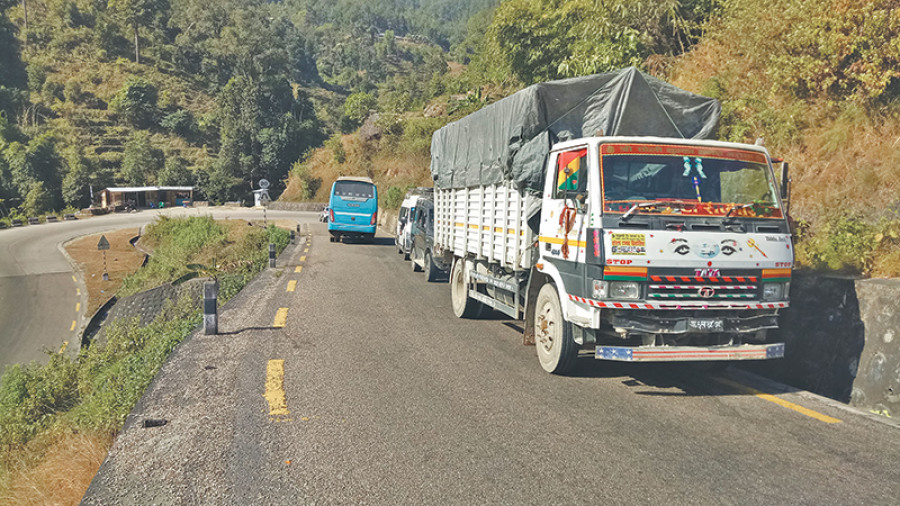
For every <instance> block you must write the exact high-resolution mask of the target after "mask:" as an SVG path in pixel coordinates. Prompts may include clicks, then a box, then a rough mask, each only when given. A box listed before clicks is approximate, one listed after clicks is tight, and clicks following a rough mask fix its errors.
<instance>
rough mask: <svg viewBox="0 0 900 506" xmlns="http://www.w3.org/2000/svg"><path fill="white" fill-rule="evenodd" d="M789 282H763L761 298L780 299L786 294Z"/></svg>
mask: <svg viewBox="0 0 900 506" xmlns="http://www.w3.org/2000/svg"><path fill="white" fill-rule="evenodd" d="M790 286H791V284H790V283H763V296H762V298H763V300H781V299H784V298H785V297H786V296H787V293H788V290H789V287H790Z"/></svg>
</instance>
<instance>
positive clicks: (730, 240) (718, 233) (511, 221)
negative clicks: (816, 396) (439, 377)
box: [435, 137, 793, 372]
mask: <svg viewBox="0 0 900 506" xmlns="http://www.w3.org/2000/svg"><path fill="white" fill-rule="evenodd" d="M435 200H436V216H437V220H436V229H435V236H436V238H435V243H436V246H435V248H436V250H441V251H443V252H444V254H445V255H448V256H452V257H453V258H452V261H453V264H454V265H453V268H452V269H451V276H450V277H451V279H450V282H451V291H452V292H453V293H452V298H453V303H454V310H455V311H456V313H457V315H458V316H471V315H473V314H476V313H477V312H479V311H478V310H479V309H480V306H486V307H491V308H493V309H496V310H499V311H501V312H504V313H507V314H509V315H511V316H513V317H517V318H518V317H522V316H524V318H525V320H526V325H525V327H526V332H525V334H526V339H533V340H534V342H535V344H536V345H537V350H538V358H539V359H540V361H541V365H542V366H543V367H544V368H545V369H546V370H548V371H550V372H564V371H566V370H568V369H570V368H571V366H572V364H573V363H574V360H575V356H576V354H577V350H578V348H584V347H593V351H594V355H595V358H597V359H603V360H618V361H719V360H749V359H771V358H779V357H781V356H783V354H784V345H783V344H781V343H770V342H768V339H767V333H766V331H767V330H769V329H774V328H777V326H778V319H777V316H778V310H779V309H781V308H785V307H787V306H788V292H789V286H790V279H791V267H792V265H793V247H792V244H791V235H790V230H789V228H788V223H787V219H786V215H785V213H784V212H783V209H784V207H783V204H782V199H781V196H780V194H779V192H778V190H777V186H776V181H775V177H774V172H773V167H772V162H771V158H770V157H769V154H768V152H767V151H766V149H765V148H763V147H760V146H753V145H746V144H735V143H726V142H718V141H708V140H686V139H672V138H662V137H589V138H582V139H577V140H571V141H566V142H561V143H558V144H556V145H554V146H553V148H552V150H551V152H550V154H549V157H548V163H547V167H546V173H545V181H544V189H543V191H542V193H541V194H540V195H539V197H537V196H534V195H529V194H527V193H524V192H517V191H516V190H515V189H513V188H511V187H509V185H496V186H485V187H482V188H470V189H458V190H453V189H448V190H438V191H437V192H436V199H435ZM536 205H537V206H540V212H539V214H538V216H539V220H540V221H539V225H538V233H537V234H535V233H534V230H533V228H532V227H530V226H529V224H528V221H529V218H530V216H529V215H528V212H527V210H528V209H529V208H533V207H534V206H536Z"/></svg>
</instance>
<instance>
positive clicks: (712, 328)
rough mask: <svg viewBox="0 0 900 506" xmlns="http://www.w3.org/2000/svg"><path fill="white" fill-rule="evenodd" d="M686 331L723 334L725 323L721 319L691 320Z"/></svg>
mask: <svg viewBox="0 0 900 506" xmlns="http://www.w3.org/2000/svg"><path fill="white" fill-rule="evenodd" d="M688 329H689V330H692V331H694V332H724V331H725V321H724V320H722V319H721V318H691V319H690V320H688Z"/></svg>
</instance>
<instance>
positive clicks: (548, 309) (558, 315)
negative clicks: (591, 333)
mask: <svg viewBox="0 0 900 506" xmlns="http://www.w3.org/2000/svg"><path fill="white" fill-rule="evenodd" d="M532 325H534V341H535V343H534V344H535V348H537V356H538V361H540V363H541V367H543V368H544V370H545V371H547V372H549V373H551V374H566V373H567V372H569V371H571V370H572V368H573V367H575V361H576V359H577V358H578V347H577V345H576V344H575V340H574V339H573V338H572V323H571V322H567V321H565V320H564V319H563V312H562V307H560V304H559V295H558V294H557V293H556V287H555V286H553V285H552V284H551V283H547V284H546V285H544V286H542V287H541V291H540V292H538V296H537V302H536V304H535V312H534V321H533V322H532Z"/></svg>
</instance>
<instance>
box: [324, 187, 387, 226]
mask: <svg viewBox="0 0 900 506" xmlns="http://www.w3.org/2000/svg"><path fill="white" fill-rule="evenodd" d="M328 208H329V216H328V218H329V219H328V231H329V232H331V242H340V240H341V236H348V237H361V238H363V239H366V240H368V241H372V240H374V239H375V227H376V222H377V221H378V189H377V188H376V187H375V183H373V182H372V180H371V179H369V178H367V177H339V178H338V179H337V181H335V182H334V184H333V185H332V186H331V198H329V200H328Z"/></svg>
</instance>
